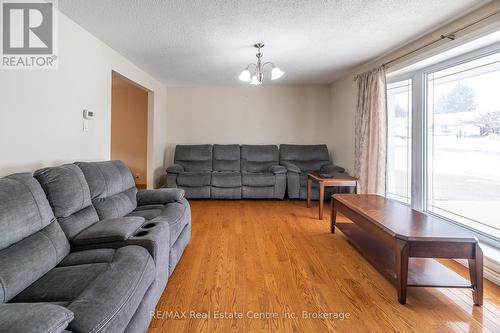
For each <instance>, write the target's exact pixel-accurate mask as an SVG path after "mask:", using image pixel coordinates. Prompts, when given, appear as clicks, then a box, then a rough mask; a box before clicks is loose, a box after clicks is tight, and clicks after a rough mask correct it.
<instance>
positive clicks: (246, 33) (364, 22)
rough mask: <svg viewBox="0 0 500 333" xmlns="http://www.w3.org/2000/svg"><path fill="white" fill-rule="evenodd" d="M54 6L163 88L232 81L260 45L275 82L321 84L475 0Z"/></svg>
mask: <svg viewBox="0 0 500 333" xmlns="http://www.w3.org/2000/svg"><path fill="white" fill-rule="evenodd" d="M58 2H59V9H60V10H61V11H62V12H63V13H65V14H66V15H67V16H69V17H70V18H71V19H73V20H74V21H75V22H76V23H78V24H80V25H81V26H82V27H84V28H85V29H87V30H88V31H89V32H90V33H92V34H93V35H95V36H96V37H98V38H99V39H101V40H102V41H104V42H105V43H106V44H108V45H109V46H110V47H112V48H113V49H115V50H116V51H118V52H119V53H120V54H122V55H123V56H125V57H126V58H128V59H130V60H131V61H132V62H134V63H135V64H136V65H138V66H139V67H140V68H142V69H144V70H146V71H147V72H149V73H151V74H152V75H153V76H155V77H157V78H158V79H160V80H162V81H163V82H165V83H166V84H168V85H212V84H214V85H215V84H239V81H238V79H237V76H238V74H239V73H240V72H241V70H242V69H243V68H244V67H245V66H246V65H247V64H248V63H249V62H254V61H255V56H254V55H255V49H254V48H253V47H252V45H253V44H254V43H255V42H259V41H262V42H264V43H265V44H266V47H265V48H264V49H263V53H264V57H263V60H264V61H272V62H274V63H275V64H276V65H277V66H278V67H280V68H281V69H282V70H283V71H285V72H286V75H285V76H284V77H283V78H282V79H280V80H278V81H275V84H309V83H329V82H332V81H333V80H334V79H335V78H337V77H339V75H341V74H343V73H345V72H346V71H347V70H348V69H350V68H353V67H355V66H356V65H359V64H361V63H364V62H366V61H369V60H370V59H373V58H375V57H377V56H380V55H381V54H383V53H385V52H387V51H389V50H391V49H394V48H397V47H398V46H400V45H402V44H404V43H406V42H408V41H410V40H412V39H415V38H417V37H419V36H421V35H423V34H424V33H426V32H429V31H431V30H433V29H434V28H436V27H438V26H439V25H441V24H443V23H445V22H447V21H450V20H452V19H454V18H457V17H459V16H461V15H463V14H465V13H467V12H468V11H470V10H471V9H474V8H477V7H479V6H481V5H484V4H486V3H487V2H489V1H481V0H335V1H334V0H331V1H328V0H302V1H301V0H282V1H271V0H268V1H265V0H218V1H215V0H164V1H161V0H59V1H58Z"/></svg>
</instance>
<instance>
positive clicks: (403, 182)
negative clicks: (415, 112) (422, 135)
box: [387, 80, 412, 204]
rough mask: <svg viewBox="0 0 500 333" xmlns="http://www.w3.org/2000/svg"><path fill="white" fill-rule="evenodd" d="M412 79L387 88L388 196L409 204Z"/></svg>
mask: <svg viewBox="0 0 500 333" xmlns="http://www.w3.org/2000/svg"><path fill="white" fill-rule="evenodd" d="M411 91H412V85H411V80H402V81H397V82H393V83H390V84H388V85H387V111H388V117H387V120H388V133H387V196H388V197H390V198H392V199H396V200H399V201H402V202H404V203H407V204H409V203H410V201H411V196H410V193H411Z"/></svg>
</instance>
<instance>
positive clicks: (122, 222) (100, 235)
mask: <svg viewBox="0 0 500 333" xmlns="http://www.w3.org/2000/svg"><path fill="white" fill-rule="evenodd" d="M144 222H145V219H144V218H143V217H119V218H114V219H107V220H102V221H99V222H97V223H95V224H93V225H92V226H90V227H88V228H87V229H85V230H83V231H82V232H80V233H79V234H78V235H76V236H75V237H74V238H73V243H74V244H75V245H86V244H99V243H110V242H118V241H124V240H127V239H129V238H130V237H132V236H133V235H134V234H135V233H136V231H137V229H139V228H140V227H141V226H142V225H143V224H144Z"/></svg>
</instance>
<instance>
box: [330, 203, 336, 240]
mask: <svg viewBox="0 0 500 333" xmlns="http://www.w3.org/2000/svg"><path fill="white" fill-rule="evenodd" d="M330 206H331V208H332V215H331V216H330V232H331V233H332V234H334V233H335V224H337V208H336V207H335V202H334V200H333V197H332V200H331V201H330Z"/></svg>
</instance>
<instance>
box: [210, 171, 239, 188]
mask: <svg viewBox="0 0 500 333" xmlns="http://www.w3.org/2000/svg"><path fill="white" fill-rule="evenodd" d="M211 185H212V186H216V187H240V186H241V173H239V172H213V173H212V184H211Z"/></svg>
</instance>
